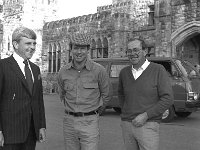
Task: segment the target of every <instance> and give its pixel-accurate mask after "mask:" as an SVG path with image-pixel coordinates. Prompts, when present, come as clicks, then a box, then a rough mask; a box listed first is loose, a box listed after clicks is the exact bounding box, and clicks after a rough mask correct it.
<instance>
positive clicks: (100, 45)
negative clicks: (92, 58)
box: [97, 39, 103, 58]
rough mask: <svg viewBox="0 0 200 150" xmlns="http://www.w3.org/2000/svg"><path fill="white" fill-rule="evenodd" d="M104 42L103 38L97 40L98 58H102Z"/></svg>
mask: <svg viewBox="0 0 200 150" xmlns="http://www.w3.org/2000/svg"><path fill="white" fill-rule="evenodd" d="M102 56H103V55H102V43H101V40H100V39H98V40H97V58H102Z"/></svg>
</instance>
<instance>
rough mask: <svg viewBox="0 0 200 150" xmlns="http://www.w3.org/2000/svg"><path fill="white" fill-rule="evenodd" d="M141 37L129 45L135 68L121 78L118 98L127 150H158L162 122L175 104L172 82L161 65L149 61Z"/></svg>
mask: <svg viewBox="0 0 200 150" xmlns="http://www.w3.org/2000/svg"><path fill="white" fill-rule="evenodd" d="M146 54H147V49H146V44H145V42H144V40H143V39H142V38H141V37H138V38H135V39H133V40H131V41H129V43H128V50H127V55H128V58H129V60H130V62H131V64H132V65H130V66H127V67H125V68H123V69H122V70H121V72H120V75H119V87H118V95H119V102H120V107H121V110H122V114H121V120H122V121H121V127H122V133H123V139H124V144H125V147H126V150H159V122H160V120H161V117H162V113H163V112H164V111H165V110H166V109H168V108H169V107H170V106H171V105H172V104H173V94H172V87H171V83H170V79H169V77H168V75H167V72H166V70H165V68H164V67H163V66H162V65H159V64H155V63H152V62H149V61H148V60H147V59H146Z"/></svg>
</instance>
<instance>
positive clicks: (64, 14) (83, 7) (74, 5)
mask: <svg viewBox="0 0 200 150" xmlns="http://www.w3.org/2000/svg"><path fill="white" fill-rule="evenodd" d="M111 4H112V0H58V6H59V10H58V15H59V19H67V18H73V17H78V16H83V15H88V14H94V13H96V12H97V7H98V6H104V5H111Z"/></svg>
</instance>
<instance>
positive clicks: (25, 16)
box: [1, 0, 57, 63]
mask: <svg viewBox="0 0 200 150" xmlns="http://www.w3.org/2000/svg"><path fill="white" fill-rule="evenodd" d="M3 11H4V13H3V22H4V23H3V24H4V27H3V30H4V35H3V48H2V49H3V50H2V53H1V57H2V58H5V57H8V56H10V55H11V54H12V53H13V47H12V37H11V35H12V32H13V30H14V29H15V28H16V27H19V26H26V27H29V28H31V29H33V30H34V31H35V32H36V34H37V47H36V53H35V54H34V56H33V59H32V61H33V62H35V63H39V62H40V61H41V56H40V53H41V49H42V28H43V25H44V23H45V22H47V21H52V20H56V18H57V16H56V12H57V0H32V1H30V0H17V1H13V0H7V1H5V2H4V10H3Z"/></svg>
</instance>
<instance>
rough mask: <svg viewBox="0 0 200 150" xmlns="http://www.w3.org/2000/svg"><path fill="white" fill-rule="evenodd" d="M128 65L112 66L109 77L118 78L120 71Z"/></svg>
mask: <svg viewBox="0 0 200 150" xmlns="http://www.w3.org/2000/svg"><path fill="white" fill-rule="evenodd" d="M128 65H129V64H112V65H111V68H110V77H113V78H117V77H119V73H120V71H121V70H122V69H123V68H124V67H126V66H128Z"/></svg>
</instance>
